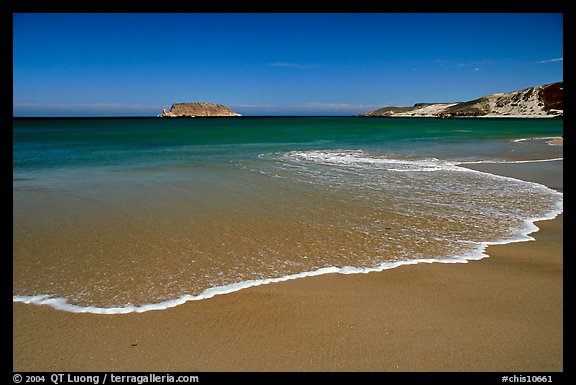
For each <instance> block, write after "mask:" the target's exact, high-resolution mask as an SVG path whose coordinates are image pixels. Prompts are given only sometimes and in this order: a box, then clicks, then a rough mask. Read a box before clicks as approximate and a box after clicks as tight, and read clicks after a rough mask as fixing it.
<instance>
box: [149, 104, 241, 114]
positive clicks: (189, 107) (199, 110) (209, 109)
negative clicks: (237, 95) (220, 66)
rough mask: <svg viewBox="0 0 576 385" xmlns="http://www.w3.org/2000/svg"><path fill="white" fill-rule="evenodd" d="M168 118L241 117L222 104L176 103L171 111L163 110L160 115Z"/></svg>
mask: <svg viewBox="0 0 576 385" xmlns="http://www.w3.org/2000/svg"><path fill="white" fill-rule="evenodd" d="M158 116H159V117H161V118H166V117H196V116H240V114H238V113H236V112H234V111H232V110H231V109H230V108H228V107H226V106H223V105H221V104H215V103H207V102H187V103H174V104H173V105H172V107H171V108H170V111H168V110H167V109H165V108H164V109H163V110H162V113H161V114H160V115H158Z"/></svg>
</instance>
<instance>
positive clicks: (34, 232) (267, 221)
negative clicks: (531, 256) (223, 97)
mask: <svg viewBox="0 0 576 385" xmlns="http://www.w3.org/2000/svg"><path fill="white" fill-rule="evenodd" d="M13 133H14V169H13V203H14V211H13V213H14V219H13V224H14V232H13V248H14V252H13V260H14V268H13V277H14V283H13V295H14V300H15V301H21V302H32V303H48V304H51V305H52V306H54V307H57V308H61V309H64V310H69V311H87V312H94V313H125V312H131V311H145V310H152V309H163V308H167V307H170V306H174V305H177V304H179V303H182V302H184V301H186V300H194V299H202V298H207V297H210V296H212V295H215V294H219V293H225V292H229V291H234V290H238V289H240V288H242V287H248V286H253V285H257V284H262V283H268V282H273V281H278V280H285V279H292V278H298V277H302V276H306V275H314V274H323V273H329V272H340V273H359V272H367V271H373V270H382V269H386V268H391V267H395V266H397V265H399V264H406V263H417V262H424V261H427V262H430V261H443V262H459V261H460V262H461V261H465V260H466V259H476V258H480V257H482V255H483V254H482V251H483V249H484V247H485V246H486V245H487V244H489V243H493V242H505V241H510V240H522V239H527V236H526V234H527V233H529V232H530V231H533V230H534V227H533V225H532V224H531V223H532V221H533V220H535V219H539V218H548V217H553V216H554V215H556V214H557V213H558V212H560V211H561V208H562V194H561V193H559V192H557V191H554V190H551V189H549V188H547V187H545V186H543V185H540V184H535V183H531V182H525V181H520V180H515V179H511V178H507V177H500V176H495V175H491V174H487V173H483V172H479V171H474V170H470V169H467V168H464V167H460V166H459V164H460V163H470V162H485V161H498V162H518V161H524V160H534V159H553V158H561V157H562V147H561V146H549V145H546V143H545V141H544V140H527V141H515V139H519V138H530V137H535V138H538V137H549V136H557V135H561V134H562V120H542V119H538V120H535V119H533V120H530V119H514V120H512V119H453V120H450V121H446V120H438V119H410V118H408V119H398V118H393V119H361V118H232V119H231V118H228V119H226V118H224V119H94V120H74V119H66V120H36V119H33V120H20V119H18V120H15V121H14V129H13Z"/></svg>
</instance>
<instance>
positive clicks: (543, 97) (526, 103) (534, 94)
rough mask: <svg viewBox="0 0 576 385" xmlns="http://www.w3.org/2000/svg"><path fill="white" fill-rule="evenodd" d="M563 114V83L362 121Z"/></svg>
mask: <svg viewBox="0 0 576 385" xmlns="http://www.w3.org/2000/svg"><path fill="white" fill-rule="evenodd" d="M563 113H564V84H563V82H558V83H552V84H545V85H541V86H536V87H530V88H525V89H523V90H519V91H513V92H507V93H497V94H492V95H488V96H483V97H481V98H478V99H474V100H471V101H468V102H457V103H418V104H415V105H414V106H412V107H384V108H380V109H378V110H375V111H371V112H367V113H365V114H361V115H360V116H364V117H390V116H398V117H406V116H414V117H439V118H450V117H455V116H472V117H473V116H486V117H556V116H562V115H563Z"/></svg>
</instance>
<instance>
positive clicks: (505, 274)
mask: <svg viewBox="0 0 576 385" xmlns="http://www.w3.org/2000/svg"><path fill="white" fill-rule="evenodd" d="M481 167H490V166H489V165H482V166H481ZM558 183H560V187H561V182H558ZM558 183H556V184H558ZM537 225H538V226H539V227H540V229H541V230H540V231H539V232H537V233H534V234H533V236H535V238H536V242H520V243H514V244H507V245H499V246H491V247H489V248H488V253H489V254H490V256H491V257H490V258H485V259H483V260H480V261H473V262H469V263H467V264H421V265H416V266H403V267H399V268H396V269H392V270H387V271H384V272H379V273H370V274H360V275H348V276H343V275H335V274H331V275H325V276H319V277H312V278H305V279H299V280H295V281H288V282H282V283H277V284H272V285H265V286H259V287H254V288H250V289H245V290H241V291H239V292H236V293H232V294H228V295H221V296H217V297H214V298H212V299H209V300H203V301H197V302H188V303H186V304H184V305H182V306H179V307H176V308H172V309H168V310H164V311H151V312H146V313H141V314H127V315H93V314H72V313H67V312H62V311H56V310H54V309H52V308H50V307H47V306H35V305H25V304H21V303H14V304H13V322H14V325H13V369H14V370H15V371H192V372H195V371H513V372H518V371H534V372H542V371H562V370H563V316H562V315H563V301H562V293H563V260H562V255H563V252H562V251H563V244H562V242H563V218H562V215H560V216H558V217H557V218H556V219H554V220H551V221H544V222H538V223H537Z"/></svg>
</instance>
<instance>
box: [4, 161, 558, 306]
mask: <svg viewBox="0 0 576 385" xmlns="http://www.w3.org/2000/svg"><path fill="white" fill-rule="evenodd" d="M268 156H269V154H267V155H263V156H262V157H268ZM276 156H277V157H279V159H282V160H283V161H296V162H312V163H316V164H322V165H345V166H346V167H354V168H366V167H369V168H374V167H376V168H379V167H386V169H387V170H388V171H393V172H418V173H419V172H435V171H452V172H463V173H471V174H473V173H475V174H478V175H480V174H481V175H483V176H487V177H489V178H494V179H500V180H510V181H514V182H522V183H523V185H524V187H529V188H533V189H537V190H541V191H542V192H545V193H547V194H553V195H555V196H556V197H557V202H556V207H554V208H553V209H551V210H549V211H548V212H546V213H545V214H544V215H542V216H537V217H531V218H527V219H525V220H524V224H523V227H522V228H521V229H520V230H518V231H517V233H516V234H515V235H514V236H511V237H507V238H503V239H499V240H495V241H483V242H472V243H473V244H474V245H475V247H474V248H473V250H472V251H470V252H468V253H465V254H463V255H459V256H453V257H450V258H418V259H412V260H396V261H386V262H382V263H380V264H377V265H375V266H373V267H355V266H342V267H336V266H330V267H323V268H319V269H316V270H311V271H305V272H300V273H296V274H289V275H284V276H280V277H275V278H264V279H253V280H245V281H241V282H236V283H230V284H226V285H221V286H215V287H210V288H207V289H205V290H204V291H202V292H201V293H200V294H198V295H190V294H185V295H182V296H180V297H179V298H176V299H172V300H168V301H162V302H158V303H150V304H144V305H139V306H136V305H132V304H126V305H124V306H122V307H97V306H79V305H75V304H71V303H68V300H67V299H66V298H62V297H52V296H50V295H33V296H23V295H14V296H13V302H19V303H24V304H35V305H48V306H50V307H52V308H54V309H57V310H63V311H67V312H72V313H91V314H128V313H142V312H147V311H154V310H165V309H169V308H173V307H176V306H179V305H182V304H184V303H186V302H190V301H199V300H204V299H209V298H213V297H215V296H217V295H224V294H229V293H233V292H237V291H239V290H242V289H247V288H251V287H256V286H261V285H267V284H271V283H278V282H285V281H290V280H294V279H300V278H306V277H315V276H321V275H325V274H344V275H346V274H367V273H372V272H381V271H384V270H388V269H394V268H398V267H401V266H408V265H417V264H421V263H467V262H468V261H476V260H480V259H483V258H486V257H488V255H487V254H486V253H485V250H486V248H487V247H488V246H491V245H498V244H506V243H512V242H523V241H530V240H534V238H533V237H531V236H530V234H532V233H533V232H535V231H537V230H538V227H537V226H536V225H535V222H537V221H542V220H549V219H553V218H555V217H556V216H557V215H558V214H560V213H562V211H563V194H562V193H561V192H558V191H555V190H552V189H550V188H548V187H546V186H544V185H541V184H538V183H534V182H527V181H519V180H517V179H515V178H510V177H506V176H500V175H494V174H489V173H485V172H482V171H477V170H471V169H468V168H464V167H460V166H459V164H467V163H480V162H450V161H444V160H438V159H435V158H431V159H421V160H404V159H393V158H386V157H382V156H380V157H378V156H371V155H368V154H366V153H364V152H363V151H360V150H330V151H292V152H288V153H284V154H277V155H276ZM273 157H274V156H273ZM558 159H562V158H558ZM556 160H557V159H556ZM535 161H536V160H533V161H515V162H510V163H521V162H535ZM541 161H548V160H541ZM492 163H494V162H492Z"/></svg>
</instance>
